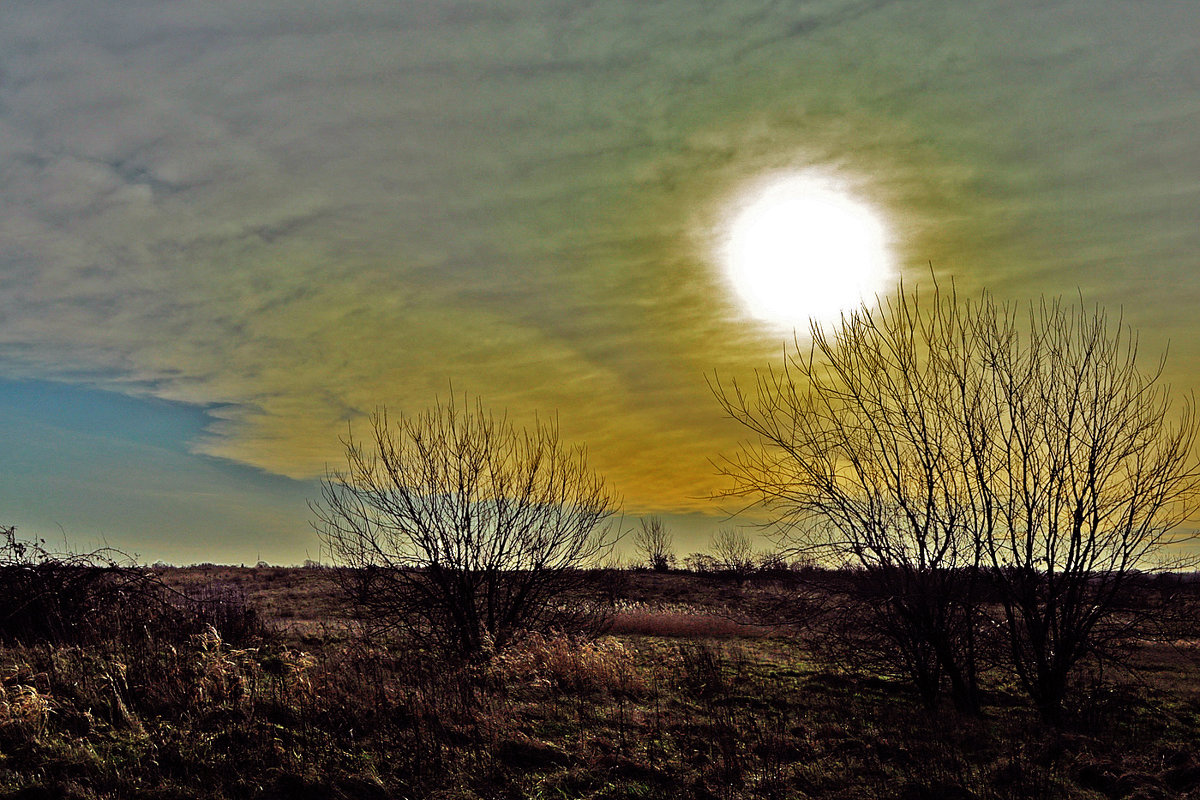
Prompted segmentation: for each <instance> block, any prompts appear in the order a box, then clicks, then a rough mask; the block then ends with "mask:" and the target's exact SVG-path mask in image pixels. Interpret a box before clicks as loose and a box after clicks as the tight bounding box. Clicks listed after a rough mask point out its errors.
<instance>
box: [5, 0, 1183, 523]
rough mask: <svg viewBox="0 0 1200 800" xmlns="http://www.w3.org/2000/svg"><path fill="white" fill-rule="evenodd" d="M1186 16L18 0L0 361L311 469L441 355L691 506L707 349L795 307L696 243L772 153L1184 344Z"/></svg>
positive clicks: (522, 414)
mask: <svg viewBox="0 0 1200 800" xmlns="http://www.w3.org/2000/svg"><path fill="white" fill-rule="evenodd" d="M1198 35H1200V11H1197V10H1195V9H1193V8H1192V7H1191V6H1190V5H1187V4H1179V3H1171V2H1166V1H1165V0H1164V1H1163V2H1151V3H1144V4H1138V5H1137V6H1133V5H1131V4H1128V3H1122V2H1116V1H1115V0H1113V2H1107V3H1095V2H1087V3H1083V2H1075V3H1066V4H1055V5H1054V6H1053V7H1044V5H1043V4H1035V3H1030V4H1013V3H1008V2H999V0H996V2H988V3H972V4H962V3H953V2H950V1H949V0H936V1H935V0H918V1H917V2H906V3H898V2H851V1H850V0H838V1H836V2H826V3H817V4H796V6H795V7H780V6H779V4H766V3H764V4H756V3H746V2H742V0H728V1H727V2H718V3H713V4H708V5H706V6H705V10H704V12H703V13H699V12H698V11H697V10H696V8H695V7H694V5H693V4H687V3H680V2H674V3H653V4H647V3H642V2H635V1H634V0H628V1H627V2H619V1H618V0H603V2H598V3H590V4H585V3H578V2H573V1H572V2H567V0H562V1H561V2H548V1H547V2H534V3H529V2H520V3H516V2H513V3H489V4H484V5H480V4H474V3H456V2H449V1H448V0H436V1H431V2H411V3H392V2H369V1H362V0H359V1H352V2H347V3H339V4H337V5H336V6H332V5H330V4H327V3H315V2H301V1H300V0H296V1H292V2H279V1H278V0H246V1H245V2H237V3H214V2H192V1H190V0H188V1H186V2H176V3H163V2H133V1H132V0H114V2H107V3H102V4H97V3H85V2H82V0H65V1H64V2H54V3H47V2H15V3H9V4H6V5H5V7H4V8H3V9H0V176H2V181H0V276H2V282H0V314H2V319H3V324H2V325H0V369H2V370H3V373H4V374H5V375H7V376H9V377H37V378H52V379H60V380H70V381H81V382H87V383H89V384H92V385H98V386H102V387H106V388H113V389H118V390H120V391H124V392H127V393H131V394H141V395H153V396H157V397H162V398H167V399H171V400H179V401H185V402H188V403H195V404H201V405H204V406H212V405H216V406H218V407H219V409H220V410H219V411H216V412H214V418H213V422H212V424H211V425H210V426H209V427H208V429H207V431H206V433H205V434H204V435H203V436H201V437H199V438H197V439H195V440H194V441H193V442H192V446H193V448H195V449H196V450H197V451H198V452H201V453H205V454H209V455H215V456H220V457H221V458H225V459H229V460H232V461H234V462H237V463H240V464H246V465H251V466H254V467H258V468H261V469H263V470H266V471H269V472H272V473H277V474H280V475H286V476H290V477H293V478H311V477H313V476H315V475H319V474H320V473H321V471H322V470H323V468H324V465H325V464H326V463H328V462H335V461H336V460H337V459H338V457H339V450H340V445H339V443H338V437H339V436H340V435H341V434H342V433H344V430H345V425H346V423H347V421H352V420H354V419H356V418H358V417H360V416H361V415H362V414H364V413H367V412H369V411H371V410H372V409H374V408H375V407H376V406H378V405H380V404H387V405H389V406H390V407H392V408H394V409H418V408H422V407H424V406H426V405H427V404H429V403H430V402H431V401H432V400H433V398H434V396H435V395H437V394H442V395H444V394H445V393H446V392H447V391H448V387H449V386H450V385H451V384H453V385H454V387H455V390H456V391H457V392H461V393H463V394H475V393H478V394H481V395H483V396H484V397H485V399H486V400H487V401H488V402H489V403H490V404H491V405H493V406H497V407H505V408H508V409H509V410H510V411H511V412H512V413H513V415H514V416H517V417H518V418H521V419H528V418H531V417H532V415H533V414H534V413H535V412H541V413H543V414H544V413H547V412H554V411H557V412H558V414H559V418H560V420H561V425H562V428H563V431H564V434H565V435H566V436H567V437H569V438H571V439H575V440H578V441H584V442H587V443H588V444H589V447H590V451H591V454H592V459H593V461H594V463H595V464H596V466H597V467H599V468H600V469H602V470H603V471H604V472H606V473H607V474H608V475H609V477H610V478H611V479H612V480H613V481H614V483H615V484H616V485H617V487H618V489H619V490H620V491H621V492H622V493H623V494H624V495H625V496H626V498H627V504H628V506H629V508H630V509H631V510H633V511H634V512H641V511H643V510H645V511H674V512H694V511H698V510H706V509H707V510H711V509H712V506H711V504H710V503H709V502H708V501H707V500H705V499H704V498H705V497H707V495H708V494H709V493H710V492H711V491H712V490H713V489H714V488H716V487H717V485H718V484H717V483H716V479H715V478H714V477H713V475H712V472H713V471H712V468H711V466H710V464H709V459H710V458H712V457H714V456H715V455H716V454H717V453H719V452H720V451H722V450H725V449H727V448H728V447H729V446H730V445H731V443H732V442H734V441H735V440H736V438H737V437H738V435H739V434H738V432H737V431H736V430H734V429H733V428H732V427H731V426H730V425H729V423H727V422H726V421H723V420H722V419H721V418H720V416H719V413H718V411H717V409H716V406H715V404H714V403H713V401H712V399H711V396H710V395H709V393H708V389H707V387H706V385H705V382H704V376H705V375H706V374H709V373H711V372H712V371H713V370H718V369H719V370H721V371H722V372H724V373H732V374H745V373H746V372H747V371H748V370H750V369H753V368H754V367H758V366H762V365H765V364H766V363H768V362H769V361H771V360H772V359H775V358H777V357H778V355H779V353H780V352H781V349H782V344H783V342H782V341H780V340H779V339H778V338H777V336H775V335H774V334H772V333H771V332H770V331H767V330H765V329H762V328H759V327H757V326H755V325H754V324H753V323H751V322H749V321H748V320H746V319H745V318H744V316H743V315H742V313H741V311H740V309H739V308H738V306H737V303H736V301H735V300H734V299H732V298H731V297H730V295H729V292H728V290H727V287H726V286H725V285H724V283H723V278H722V277H721V275H720V271H719V268H718V267H717V265H715V264H713V263H712V258H711V249H712V239H713V236H714V230H715V229H716V228H718V227H719V225H720V224H721V220H722V218H723V217H722V215H723V214H725V213H727V211H726V209H725V204H726V203H727V202H728V199H729V198H730V197H732V196H733V195H734V194H735V193H736V191H737V189H738V187H739V186H741V185H743V184H744V183H745V182H746V181H748V180H751V179H753V178H754V177H755V176H757V175H760V174H762V173H763V172H767V171H770V170H776V169H784V168H791V167H797V166H806V165H819V166H822V167H827V168H831V169H835V170H838V171H839V172H841V173H842V174H844V175H845V176H846V177H847V179H848V180H850V181H851V182H853V183H855V184H856V185H857V186H858V187H859V189H860V191H861V192H862V193H863V194H865V195H866V196H868V197H869V198H870V199H871V200H872V201H873V202H875V203H876V204H877V205H879V206H881V207H882V208H884V209H886V210H887V211H888V213H889V218H890V221H891V224H892V227H893V229H894V231H895V233H896V236H897V242H896V249H897V253H898V256H899V258H900V261H901V266H902V269H903V271H904V272H905V273H906V274H907V275H909V276H910V277H911V278H913V279H914V280H920V279H922V278H923V277H924V276H925V275H927V274H928V267H927V266H926V265H927V263H928V262H930V261H932V262H933V264H934V269H935V271H936V272H937V274H938V275H939V277H942V276H950V275H953V276H954V278H955V280H956V281H957V282H959V285H960V286H961V287H962V288H964V289H973V288H975V287H979V286H990V287H993V288H994V289H996V290H998V291H999V292H1001V293H1002V294H1005V295H1007V296H1012V297H1024V296H1028V295H1030V294H1032V293H1036V292H1040V291H1048V292H1052V293H1058V292H1073V291H1075V289H1076V288H1077V287H1079V288H1082V290H1083V291H1084V293H1085V295H1086V296H1087V298H1088V299H1089V300H1097V301H1102V302H1109V303H1124V304H1125V308H1126V316H1127V317H1128V318H1130V319H1131V320H1132V321H1133V322H1134V323H1135V324H1138V325H1139V326H1141V327H1143V328H1144V329H1146V330H1147V331H1148V332H1149V335H1150V337H1151V338H1153V339H1155V341H1156V342H1157V341H1163V340H1165V338H1166V337H1167V336H1168V335H1170V336H1173V337H1174V338H1175V341H1176V342H1179V343H1180V344H1181V345H1182V347H1177V348H1176V350H1175V352H1174V357H1175V361H1176V363H1178V362H1180V361H1185V362H1186V361H1187V360H1188V359H1190V358H1192V357H1194V356H1196V355H1200V353H1197V350H1196V347H1195V345H1192V344H1191V342H1192V341H1195V340H1197V337H1196V336H1195V333H1196V331H1195V328H1194V326H1196V325H1197V323H1196V322H1195V321H1194V320H1193V319H1192V317H1193V314H1192V313H1191V311H1190V309H1191V308H1194V306H1195V303H1196V300H1197V299H1198V294H1200V291H1198V279H1197V277H1196V276H1197V274H1198V270H1197V269H1196V263H1195V253H1197V252H1200V224H1198V223H1200V219H1197V217H1198V216H1200V202H1198V201H1200V184H1197V183H1196V181H1195V176H1196V175H1198V174H1200V135H1198V134H1200V104H1198V103H1197V102H1196V100H1195V98H1196V97H1197V96H1200V93H1198V92H1197V88H1198V87H1197V85H1196V83H1197V81H1200V77H1198V76H1200V54H1198V53H1197V50H1196V48H1195V47H1194V42H1195V41H1196V38H1197V36H1198ZM1180 374H1181V375H1182V374H1183V373H1182V372H1181V373H1180ZM1185 380H1186V381H1190V382H1191V383H1192V385H1194V383H1195V381H1194V379H1193V377H1192V376H1191V375H1186V376H1185Z"/></svg>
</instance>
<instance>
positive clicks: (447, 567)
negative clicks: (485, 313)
mask: <svg viewBox="0 0 1200 800" xmlns="http://www.w3.org/2000/svg"><path fill="white" fill-rule="evenodd" d="M369 436H370V438H369V439H368V440H367V441H366V442H362V441H359V440H357V439H355V438H354V437H353V435H352V434H351V435H350V436H349V437H348V438H347V439H346V440H345V445H346V460H347V463H346V468H345V469H344V470H338V471H332V472H330V473H329V474H328V475H327V477H326V479H325V481H324V482H323V485H322V497H321V500H320V501H318V502H314V503H313V504H312V505H313V510H314V512H315V514H316V516H317V520H318V521H317V530H318V532H319V534H320V536H321V537H322V540H323V542H324V544H325V546H326V547H327V548H328V550H329V552H330V554H331V555H332V556H333V559H334V561H335V563H336V564H337V565H338V566H337V568H336V569H335V570H334V574H335V575H336V576H338V579H339V580H340V581H341V584H342V587H343V589H344V590H345V592H346V595H347V597H348V598H349V599H350V600H351V601H352V603H353V604H354V606H355V608H356V610H357V611H358V612H359V615H360V617H361V618H363V619H364V621H366V622H367V623H368V624H371V625H374V626H377V627H382V628H395V629H401V630H404V631H407V632H409V633H412V634H416V635H418V636H421V637H428V638H431V639H432V640H433V641H434V642H435V643H436V644H438V645H439V646H441V647H442V648H443V649H445V650H447V651H450V652H452V653H457V654H459V655H467V656H469V655H474V654H478V653H480V652H481V651H483V650H485V649H486V648H487V647H489V646H492V645H494V646H497V647H501V646H504V645H505V644H507V643H508V642H509V641H510V640H511V639H512V637H513V636H514V634H516V633H517V632H518V631H520V630H522V629H537V630H545V629H549V628H552V627H562V628H578V627H579V626H581V625H582V626H588V625H593V624H594V623H595V622H596V615H597V614H599V613H600V612H599V610H598V607H597V604H594V603H585V602H579V600H580V595H581V593H582V591H583V589H584V584H583V581H582V574H581V572H580V568H581V567H584V566H586V565H589V564H591V563H593V562H594V561H595V560H596V557H597V556H598V555H600V554H602V553H603V552H604V551H605V550H606V549H608V548H609V547H610V546H611V544H612V542H613V539H614V536H615V529H614V526H612V525H611V522H612V517H613V515H614V513H615V509H616V505H617V503H616V498H615V497H614V495H613V494H612V492H611V491H610V490H609V489H608V487H607V486H606V485H605V482H604V480H603V478H601V477H600V476H598V475H597V474H595V473H594V472H593V471H592V470H591V469H590V468H589V467H588V465H587V457H586V453H585V451H584V449H583V448H582V447H573V448H572V447H567V446H564V445H563V444H561V443H560V441H559V435H558V429H557V427H556V426H555V425H554V424H552V423H545V422H538V423H536V424H535V425H533V426H532V427H531V428H527V429H524V430H518V429H517V428H515V427H514V426H513V425H512V424H511V423H510V422H509V421H508V419H507V418H506V417H504V416H499V417H497V416H495V415H493V414H492V413H490V412H488V411H487V410H485V409H484V407H483V405H482V403H481V402H478V401H476V402H475V403H474V404H470V403H463V404H462V405H457V404H456V403H455V401H454V399H453V398H451V399H450V400H449V401H446V402H442V403H439V404H437V405H435V406H434V407H432V408H431V409H429V410H427V411H425V412H423V413H420V414H416V415H412V416H408V415H401V416H399V417H389V415H388V413H387V411H386V410H384V411H380V412H378V413H376V414H374V415H373V416H372V417H371V421H370V434H369Z"/></svg>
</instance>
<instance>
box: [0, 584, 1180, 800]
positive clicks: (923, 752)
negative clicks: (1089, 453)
mask: <svg viewBox="0 0 1200 800" xmlns="http://www.w3.org/2000/svg"><path fill="white" fill-rule="evenodd" d="M156 574H157V576H158V577H160V578H161V579H162V580H163V582H164V583H165V584H166V585H167V587H168V588H169V589H170V590H173V591H178V592H179V593H180V594H183V595H192V594H196V593H197V592H198V591H199V592H203V593H208V594H210V595H215V596H239V597H243V598H245V601H246V602H247V603H249V604H261V608H262V609H264V611H265V610H266V609H271V611H270V613H264V615H263V621H264V623H265V624H266V629H264V630H263V632H262V634H260V635H259V636H258V637H257V638H253V639H251V640H247V641H243V642H238V643H231V642H230V641H228V639H227V638H226V637H225V636H224V635H223V634H222V631H221V630H220V628H219V625H216V624H211V623H205V625H204V626H202V627H201V629H200V630H199V632H195V633H185V634H182V635H178V636H174V637H170V638H168V637H166V635H165V633H161V632H160V633H157V634H156V633H154V632H153V631H151V636H150V638H143V639H140V640H139V639H136V638H127V639H125V640H112V641H94V642H90V643H88V644H86V645H59V644H52V643H44V642H43V643H39V642H27V643H24V644H13V645H8V646H6V647H4V648H3V649H0V692H2V697H0V752H2V753H3V754H4V758H3V759H2V760H0V793H3V792H7V793H8V796H11V797H24V798H30V797H51V796H53V797H68V798H72V797H73V798H80V799H81V800H82V799H83V798H96V797H132V796H136V797H158V798H227V797H232V798H326V797H328V798H356V799H357V798H366V800H370V798H381V799H382V798H397V800H398V799H399V798H413V797H435V798H447V799H449V798H463V799H464V800H466V799H467V798H527V797H533V798H536V797H570V798H679V797H692V798H731V799H732V798H773V797H778V798H807V797H814V798H815V797H831V798H881V797H902V798H921V797H938V798H943V797H947V798H955V797H961V798H989V799H990V798H1006V799H1007V798H1013V799H1014V800H1015V798H1069V799H1070V800H1075V799H1078V800H1085V799H1087V800H1094V798H1097V797H1113V798H1121V797H1128V798H1135V797H1138V798H1151V797H1172V796H1178V797H1185V796H1189V794H1191V795H1192V796H1195V794H1196V793H1197V792H1198V791H1200V757H1198V754H1197V752H1196V750H1195V744H1194V743H1195V742H1196V741H1197V740H1198V737H1200V689H1198V688H1197V687H1200V681H1197V680H1196V678H1197V677H1198V676H1200V664H1198V663H1197V660H1196V658H1197V649H1196V647H1195V644H1194V642H1195V641H1196V639H1197V638H1200V632H1198V631H1196V630H1195V629H1194V622H1195V616H1194V615H1193V616H1192V617H1191V619H1192V621H1193V629H1192V630H1191V631H1190V632H1189V631H1187V630H1185V629H1178V630H1175V631H1173V632H1172V636H1173V637H1174V641H1173V642H1170V643H1168V642H1149V641H1133V642H1129V643H1128V645H1129V646H1130V647H1132V648H1134V649H1133V656H1132V660H1131V661H1130V662H1129V663H1130V665H1131V667H1132V669H1131V670H1130V671H1123V672H1117V673H1113V672H1111V671H1110V672H1102V668H1103V666H1104V665H1103V664H1100V663H1094V664H1090V665H1089V666H1088V668H1087V670H1086V671H1084V672H1082V673H1080V675H1079V676H1078V678H1077V679H1076V680H1075V681H1074V682H1073V683H1072V685H1071V687H1070V692H1069V694H1068V700H1067V702H1066V704H1065V714H1064V717H1063V718H1062V719H1061V720H1060V722H1059V724H1058V725H1047V724H1046V723H1044V722H1042V721H1041V719H1040V717H1039V715H1038V713H1037V711H1036V709H1035V708H1034V706H1033V705H1032V704H1031V703H1028V702H1027V701H1025V700H1024V699H1023V698H1022V695H1021V692H1020V691H1019V688H1018V687H1017V685H1016V684H1015V683H1014V682H1013V681H1012V680H1011V678H1010V677H1007V676H1006V674H1005V673H1004V672H1003V671H1001V670H991V671H985V673H984V676H983V681H982V683H983V711H984V715H983V716H982V717H974V716H961V715H958V714H956V713H953V712H943V713H942V714H940V715H939V716H936V717H935V716H931V715H929V714H928V713H926V712H924V711H923V710H922V705H921V702H920V698H919V696H918V695H917V694H916V693H915V692H913V691H912V690H910V689H909V688H908V686H907V684H906V683H904V682H903V681H901V680H898V678H900V677H901V676H900V675H899V674H896V673H892V672H889V671H886V670H885V671H880V670H878V669H873V668H867V667H866V666H865V665H861V664H860V665H857V666H856V665H854V664H851V663H848V662H845V661H842V660H841V659H840V657H839V654H838V652H837V650H836V648H826V646H825V643H826V642H827V641H828V636H829V629H828V628H826V627H823V626H825V625H831V624H832V622H830V621H828V620H826V621H825V622H820V624H816V623H818V622H819V619H818V618H819V612H820V611H821V610H822V609H824V608H825V607H826V604H827V603H828V604H836V603H837V601H838V598H839V597H841V596H842V595H840V591H841V589H840V588H839V587H842V586H843V585H844V582H845V581H847V580H852V579H853V578H854V576H853V575H851V574H847V573H830V572H823V571H820V570H812V569H810V570H807V571H805V572H803V573H799V572H794V571H792V572H788V573H780V572H775V573H771V574H766V573H761V572H760V573H755V574H754V575H751V576H750V577H748V578H747V580H746V581H745V584H744V586H743V587H741V588H740V589H739V588H738V587H737V585H736V582H734V581H731V580H726V579H723V578H722V577H721V576H720V575H719V574H708V575H694V574H687V573H680V572H672V573H655V572H652V571H628V572H624V573H622V577H623V578H624V580H623V582H621V583H620V584H618V586H617V591H616V596H615V598H614V605H615V609H616V615H615V619H616V621H617V622H616V624H617V626H619V627H616V628H614V629H613V631H612V632H611V633H610V634H609V635H607V636H604V637H601V638H599V639H590V638H580V637H578V636H575V635H573V634H571V633H570V632H560V633H549V634H532V635H527V636H524V637H522V638H519V639H518V640H517V641H515V642H514V643H513V645H512V646H511V647H509V648H506V649H505V650H504V651H503V652H501V653H498V654H497V655H496V656H495V657H493V658H492V659H490V660H487V661H474V662H467V663H463V662H455V663H450V662H447V661H445V660H443V659H442V658H441V657H440V656H439V655H438V654H437V653H436V652H431V651H427V650H422V649H419V648H412V647H411V646H405V647H398V646H397V644H396V643H395V642H389V641H387V640H365V639H363V638H361V637H360V636H359V635H357V633H356V632H355V631H354V630H353V629H352V628H349V627H347V626H346V624H345V623H344V622H340V621H339V620H338V618H335V617H329V616H327V613H328V609H330V608H332V607H333V603H334V601H335V598H336V594H335V587H334V586H333V585H332V584H331V583H329V582H328V581H327V580H326V579H325V576H324V574H323V571H322V570H314V569H282V568H244V569H235V568H228V567H198V568H187V569H163V570H159V571H158V572H157V573H156ZM610 579H611V576H608V577H606V576H605V575H603V574H602V573H601V572H595V573H590V574H589V575H588V580H589V586H590V587H591V588H590V591H592V592H593V595H594V597H595V598H596V600H597V601H598V602H603V596H604V593H605V592H606V591H611V590H612V589H613V585H612V583H611V580H610ZM1162 580H1163V579H1158V578H1156V579H1146V581H1145V582H1144V584H1143V585H1142V591H1141V592H1139V596H1140V597H1141V598H1142V600H1143V601H1144V602H1145V603H1148V604H1153V603H1154V602H1155V599H1154V598H1155V596H1156V593H1158V592H1159V591H1160V590H1164V589H1165V590H1166V591H1168V592H1170V593H1171V594H1172V596H1173V597H1174V598H1175V600H1174V602H1175V603H1176V604H1178V603H1181V602H1188V603H1191V604H1193V605H1192V608H1193V609H1194V608H1195V607H1196V606H1195V603H1196V600H1197V594H1198V593H1200V583H1197V582H1194V581H1183V580H1177V581H1175V584H1177V585H1174V586H1170V587H1164V586H1160V585H1159V584H1160V583H1161V582H1162ZM1180 589H1182V590H1183V594H1182V595H1181V594H1180V593H1179V591H1177V590H1180ZM796 597H807V598H808V599H809V601H810V602H811V603H812V608H813V609H814V610H815V611H814V613H815V614H816V615H817V616H815V617H813V618H812V619H811V620H810V622H813V623H814V624H813V625H802V624H799V623H802V622H804V620H798V619H792V618H787V619H784V618H782V617H779V616H777V614H776V609H778V608H783V607H786V608H789V609H794V608H795V607H796V606H795V603H794V602H790V603H788V604H787V605H786V606H780V605H779V603H780V601H781V600H783V599H787V598H791V599H792V600H793V601H794V599H795V598H796ZM292 602H297V603H298V604H299V605H297V606H295V607H293V606H292V605H291V604H292ZM326 623H327V624H326ZM784 623H786V624H784ZM271 631H274V632H271ZM153 637H157V638H153Z"/></svg>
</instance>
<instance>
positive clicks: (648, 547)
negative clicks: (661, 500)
mask: <svg viewBox="0 0 1200 800" xmlns="http://www.w3.org/2000/svg"><path fill="white" fill-rule="evenodd" d="M673 538H674V537H672V536H671V532H670V531H668V530H667V528H666V526H665V525H663V521H662V518H661V517H658V516H653V517H643V518H642V519H641V522H640V523H639V525H638V528H637V530H635V531H634V532H633V545H634V547H635V548H636V550H637V553H638V555H640V556H641V557H642V561H643V562H644V563H646V564H647V565H648V566H649V567H650V568H651V569H653V570H654V571H655V572H666V571H667V570H669V569H671V567H673V566H675V553H674V551H673V550H672V549H671V545H672V541H673Z"/></svg>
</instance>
